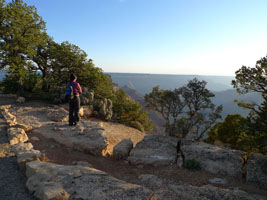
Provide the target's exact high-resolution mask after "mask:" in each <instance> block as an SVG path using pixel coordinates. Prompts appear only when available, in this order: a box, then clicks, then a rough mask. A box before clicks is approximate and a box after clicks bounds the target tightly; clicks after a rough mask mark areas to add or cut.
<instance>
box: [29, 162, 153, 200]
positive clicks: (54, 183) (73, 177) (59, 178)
mask: <svg viewBox="0 0 267 200" xmlns="http://www.w3.org/2000/svg"><path fill="white" fill-rule="evenodd" d="M26 175H27V177H28V178H29V179H28V181H27V184H26V185H27V188H28V190H29V191H30V193H33V194H34V196H36V197H37V198H39V199H83V200H87V199H88V200H89V199H90V200H98V199H124V200H127V199H129V200H135V199H136V200H139V199H148V198H149V196H150V194H151V193H152V192H151V191H150V190H148V189H146V188H144V187H142V186H139V185H134V184H130V183H126V182H124V181H121V180H119V179H116V178H114V177H112V176H109V175H108V174H106V173H104V172H102V171H99V170H96V169H94V168H90V167H85V166H80V165H74V166H63V165H56V164H52V163H46V162H39V161H34V162H30V163H27V168H26Z"/></svg>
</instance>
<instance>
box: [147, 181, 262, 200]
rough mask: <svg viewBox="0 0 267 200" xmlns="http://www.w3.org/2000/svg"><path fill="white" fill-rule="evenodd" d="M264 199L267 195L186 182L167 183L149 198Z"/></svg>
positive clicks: (156, 199)
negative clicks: (198, 185) (187, 183)
mask: <svg viewBox="0 0 267 200" xmlns="http://www.w3.org/2000/svg"><path fill="white" fill-rule="evenodd" d="M159 199H164V200H172V199H185V200H241V199H242V200H266V199H267V197H263V196H258V195H249V194H248V193H246V192H244V191H242V190H238V189H237V190H229V189H222V188H218V187H214V186H211V185H205V186H202V187H196V186H191V185H186V184H181V185H175V184H170V185H167V186H166V188H163V189H160V190H158V191H156V192H155V193H154V195H153V196H152V198H151V200H159Z"/></svg>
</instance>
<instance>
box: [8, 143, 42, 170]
mask: <svg viewBox="0 0 267 200" xmlns="http://www.w3.org/2000/svg"><path fill="white" fill-rule="evenodd" d="M11 151H12V152H14V153H15V155H16V157H17V162H18V164H19V167H20V168H21V169H25V164H26V163H27V162H31V161H34V160H40V159H41V157H42V154H41V152H40V151H38V150H35V149H33V146H32V144H31V143H19V144H16V145H14V146H13V147H12V148H11Z"/></svg>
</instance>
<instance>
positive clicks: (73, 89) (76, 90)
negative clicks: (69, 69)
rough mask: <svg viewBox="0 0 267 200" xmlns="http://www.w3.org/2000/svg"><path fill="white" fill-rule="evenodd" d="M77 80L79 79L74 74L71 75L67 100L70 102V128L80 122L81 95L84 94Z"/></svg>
mask: <svg viewBox="0 0 267 200" xmlns="http://www.w3.org/2000/svg"><path fill="white" fill-rule="evenodd" d="M76 80H77V77H76V76H75V75H74V74H71V75H70V82H69V83H68V85H67V87H66V100H67V101H68V102H69V125H70V126H76V125H77V123H78V122H79V110H80V94H82V88H81V86H80V84H79V83H77V82H76Z"/></svg>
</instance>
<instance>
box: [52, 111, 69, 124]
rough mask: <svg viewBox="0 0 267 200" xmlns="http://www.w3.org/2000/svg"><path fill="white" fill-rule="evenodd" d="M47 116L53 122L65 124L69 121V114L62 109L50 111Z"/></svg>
mask: <svg viewBox="0 0 267 200" xmlns="http://www.w3.org/2000/svg"><path fill="white" fill-rule="evenodd" d="M47 116H48V118H49V119H50V120H52V121H55V122H65V121H68V119H69V113H68V112H67V111H66V110H65V109H64V108H58V109H52V110H51V111H50V112H49V113H48V114H47Z"/></svg>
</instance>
